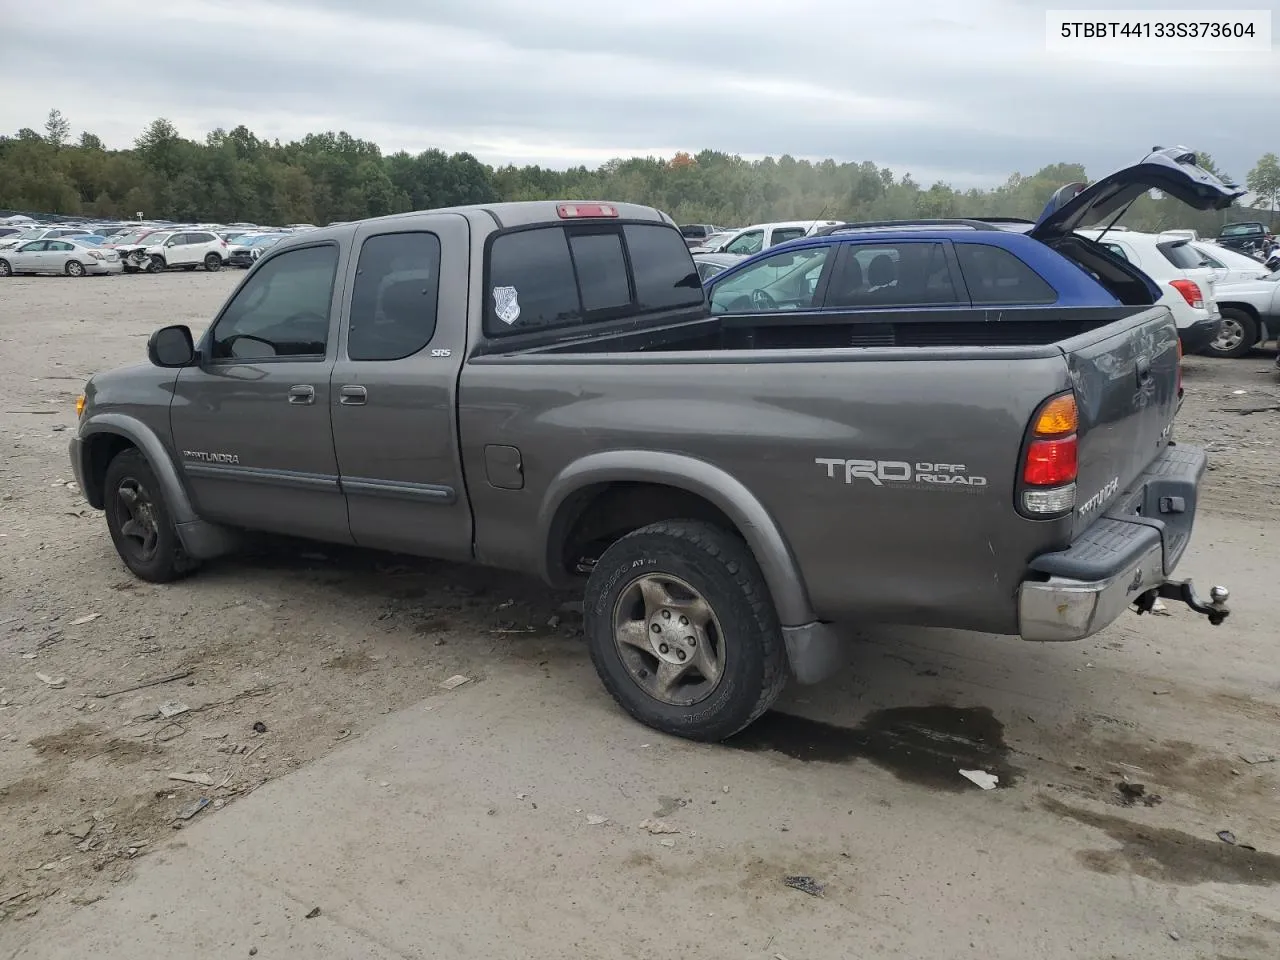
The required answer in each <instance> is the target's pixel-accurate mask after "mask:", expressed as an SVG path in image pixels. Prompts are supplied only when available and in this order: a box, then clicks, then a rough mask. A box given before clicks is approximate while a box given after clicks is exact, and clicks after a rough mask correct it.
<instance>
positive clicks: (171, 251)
mask: <svg viewBox="0 0 1280 960" xmlns="http://www.w3.org/2000/svg"><path fill="white" fill-rule="evenodd" d="M143 243H144V244H145V245H146V255H147V262H146V270H147V272H148V273H160V272H161V271H164V270H169V269H172V268H174V267H181V268H182V269H183V270H194V269H196V267H204V268H205V269H206V270H208V271H209V272H210V273H214V272H217V271H218V270H221V269H222V267H223V266H224V265H225V264H226V262H227V257H228V256H229V252H228V250H227V241H225V240H223V239H222V238H221V237H219V236H218V235H217V234H215V233H213V232H212V231H210V230H162V231H160V232H158V233H153V234H151V235H150V236H148V237H147V238H146V239H144V240H143Z"/></svg>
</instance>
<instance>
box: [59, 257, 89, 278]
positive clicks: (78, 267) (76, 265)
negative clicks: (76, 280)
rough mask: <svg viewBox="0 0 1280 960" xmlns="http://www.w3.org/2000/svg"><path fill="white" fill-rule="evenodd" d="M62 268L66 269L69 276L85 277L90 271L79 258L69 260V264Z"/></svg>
mask: <svg viewBox="0 0 1280 960" xmlns="http://www.w3.org/2000/svg"><path fill="white" fill-rule="evenodd" d="M62 269H63V270H65V271H66V274H67V276H68V277H83V276H84V275H85V274H86V273H87V272H88V271H86V270H85V268H84V264H83V263H81V262H80V261H79V260H68V261H67V265H66V266H65V267H63V268H62Z"/></svg>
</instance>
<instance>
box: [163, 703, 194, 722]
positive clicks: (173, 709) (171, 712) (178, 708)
mask: <svg viewBox="0 0 1280 960" xmlns="http://www.w3.org/2000/svg"><path fill="white" fill-rule="evenodd" d="M190 709H191V708H190V707H188V706H187V705H186V704H185V703H180V702H179V701H177V700H169V701H166V702H165V703H162V704H160V707H159V711H160V716H162V717H164V718H165V719H166V720H172V719H173V718H174V717H180V716H182V715H183V714H184V713H187V712H188V711H190Z"/></svg>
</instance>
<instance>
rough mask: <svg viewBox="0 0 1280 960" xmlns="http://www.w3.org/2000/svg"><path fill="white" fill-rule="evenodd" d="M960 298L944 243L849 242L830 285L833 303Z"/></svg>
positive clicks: (929, 301) (867, 304)
mask: <svg viewBox="0 0 1280 960" xmlns="http://www.w3.org/2000/svg"><path fill="white" fill-rule="evenodd" d="M958 302H960V298H959V296H958V295H957V294H956V289H955V285H954V284H952V282H951V270H950V268H949V267H948V266H947V257H946V252H945V251H944V249H943V246H942V244H940V243H930V242H919V243H856V244H849V245H848V251H847V253H846V255H845V257H844V260H843V262H842V264H841V267H840V270H839V271H838V272H837V274H836V275H835V276H833V277H832V278H831V284H830V286H829V288H828V290H827V303H826V305H827V306H828V307H884V306H928V305H931V304H948V303H958Z"/></svg>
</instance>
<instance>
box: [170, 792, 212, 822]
mask: <svg viewBox="0 0 1280 960" xmlns="http://www.w3.org/2000/svg"><path fill="white" fill-rule="evenodd" d="M210 802H211V801H210V800H209V798H208V797H201V798H200V799H199V800H197V801H196V802H195V803H193V804H191V806H189V807H187V808H186V809H185V810H183V811H182V812H181V813H179V814H178V819H179V820H190V819H191V818H192V817H194V816H195V815H196V814H197V813H199V812H200V811H201V810H203V809H204V808H205V807H207V806H209V804H210Z"/></svg>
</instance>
